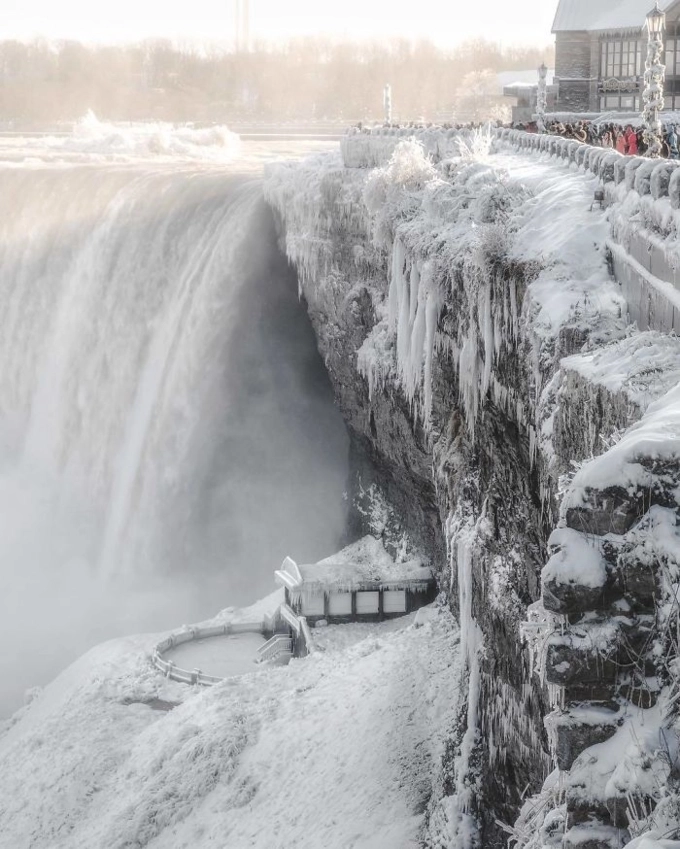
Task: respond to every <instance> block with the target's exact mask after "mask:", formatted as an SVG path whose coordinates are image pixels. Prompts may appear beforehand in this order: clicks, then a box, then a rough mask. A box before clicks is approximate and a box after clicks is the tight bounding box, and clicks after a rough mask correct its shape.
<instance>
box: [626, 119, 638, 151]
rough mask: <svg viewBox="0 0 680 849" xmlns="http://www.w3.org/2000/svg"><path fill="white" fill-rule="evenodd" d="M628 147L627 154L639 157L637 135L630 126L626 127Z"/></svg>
mask: <svg viewBox="0 0 680 849" xmlns="http://www.w3.org/2000/svg"><path fill="white" fill-rule="evenodd" d="M626 146H627V148H628V150H627V153H628V154H629V155H630V156H637V152H638V146H637V134H636V132H635V130H633V127H632V126H631V125H630V124H628V126H627V127H626Z"/></svg>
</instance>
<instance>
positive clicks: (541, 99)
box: [536, 62, 548, 133]
mask: <svg viewBox="0 0 680 849" xmlns="http://www.w3.org/2000/svg"><path fill="white" fill-rule="evenodd" d="M547 76H548V69H547V68H546V66H545V62H541V66H540V68H539V69H538V88H537V89H536V128H537V129H538V132H539V133H544V132H545V110H546V107H547V105H548V94H547V88H548V87H547Z"/></svg>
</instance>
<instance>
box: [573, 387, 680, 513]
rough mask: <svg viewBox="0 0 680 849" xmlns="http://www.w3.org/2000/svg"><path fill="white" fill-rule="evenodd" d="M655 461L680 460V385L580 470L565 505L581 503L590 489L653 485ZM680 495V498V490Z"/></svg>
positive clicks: (679, 497) (627, 488) (633, 488)
mask: <svg viewBox="0 0 680 849" xmlns="http://www.w3.org/2000/svg"><path fill="white" fill-rule="evenodd" d="M653 461H660V462H664V461H667V462H673V461H675V462H680V386H676V387H675V388H674V389H671V390H670V392H667V393H666V394H665V395H664V396H663V398H661V399H659V400H658V401H656V402H654V403H653V404H651V405H650V406H649V408H648V409H647V412H646V413H645V415H644V416H643V417H642V419H641V420H640V421H639V422H638V423H637V424H635V425H633V426H632V427H631V428H630V429H629V430H628V431H626V433H625V434H624V436H623V437H622V438H621V440H620V442H618V443H617V444H616V445H614V446H613V447H612V448H610V449H609V451H607V452H606V453H605V454H602V455H600V456H599V457H596V458H595V459H594V460H591V461H590V462H589V463H586V464H585V465H584V466H583V467H582V468H581V469H579V471H578V472H577V473H576V475H575V476H574V479H573V481H572V485H571V487H570V489H569V492H568V493H567V496H566V497H565V499H564V502H563V508H568V507H578V506H581V505H582V504H583V503H585V502H586V501H587V491H588V490H604V489H608V488H609V487H622V488H623V489H626V490H628V491H631V492H632V491H635V490H639V489H640V488H651V487H652V486H653V485H654V482H655V475H654V473H653V471H652V470H651V469H650V468H649V466H650V465H651V463H652V462H653ZM676 497H677V498H678V500H680V493H678V494H677V496H676Z"/></svg>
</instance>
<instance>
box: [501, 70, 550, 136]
mask: <svg viewBox="0 0 680 849" xmlns="http://www.w3.org/2000/svg"><path fill="white" fill-rule="evenodd" d="M554 76H555V72H554V71H553V70H551V69H550V68H549V69H548V73H547V74H546V99H547V107H548V109H547V111H548V112H554V110H555V105H556V94H557V87H556V86H555V85H554V84H553V80H554ZM498 82H499V84H500V87H501V89H502V91H503V96H504V97H508V98H512V99H513V100H514V104H513V105H512V123H513V125H514V126H517V124H528V123H529V122H530V121H533V120H534V116H535V113H536V96H537V94H538V69H537V68H534V69H532V70H530V71H503V72H501V73H500V74H498Z"/></svg>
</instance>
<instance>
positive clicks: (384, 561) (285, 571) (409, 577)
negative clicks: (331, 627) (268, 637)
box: [275, 537, 437, 625]
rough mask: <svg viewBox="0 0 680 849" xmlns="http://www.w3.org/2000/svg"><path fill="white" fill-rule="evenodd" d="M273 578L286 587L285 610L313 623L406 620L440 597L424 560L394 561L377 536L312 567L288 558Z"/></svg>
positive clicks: (365, 538) (364, 539)
mask: <svg viewBox="0 0 680 849" xmlns="http://www.w3.org/2000/svg"><path fill="white" fill-rule="evenodd" d="M275 579H276V582H277V583H278V584H279V586H282V587H284V589H285V608H288V610H289V611H292V612H293V613H294V614H295V615H296V616H302V617H304V618H305V619H306V621H307V622H309V623H310V624H312V625H313V624H314V623H316V622H318V621H319V620H322V619H323V620H325V621H326V622H328V623H329V624H336V623H343V622H378V621H381V620H383V619H391V618H393V617H396V616H404V615H405V614H407V613H411V612H412V611H414V610H417V609H418V608H419V607H423V606H424V605H426V604H429V603H430V602H431V601H433V600H434V598H435V597H436V594H437V588H436V584H435V581H434V578H433V577H432V571H431V570H430V568H429V567H428V566H424V565H423V564H422V562H421V561H420V560H409V561H407V562H404V563H395V561H394V560H393V559H392V558H391V557H390V556H389V554H387V552H386V551H385V549H384V547H383V546H382V543H381V542H380V541H379V540H376V539H375V538H373V537H364V538H363V539H361V540H359V541H358V542H356V543H354V544H353V545H351V546H348V547H347V548H345V549H343V551H341V552H339V553H338V554H336V555H333V556H332V557H329V558H327V559H326V560H321V561H320V562H318V563H315V564H313V565H308V566H298V565H297V563H295V562H294V561H293V560H291V559H290V558H289V557H287V558H286V559H285V560H284V562H283V564H282V566H281V568H280V569H278V570H277V571H276V572H275ZM285 608H284V609H285ZM284 618H286V619H287V621H289V617H284Z"/></svg>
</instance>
